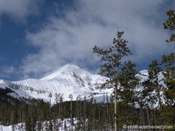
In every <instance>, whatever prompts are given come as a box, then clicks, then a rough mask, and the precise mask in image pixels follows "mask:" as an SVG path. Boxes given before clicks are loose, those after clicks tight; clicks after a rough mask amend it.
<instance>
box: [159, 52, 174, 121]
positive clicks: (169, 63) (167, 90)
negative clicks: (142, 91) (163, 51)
mask: <svg viewBox="0 0 175 131" xmlns="http://www.w3.org/2000/svg"><path fill="white" fill-rule="evenodd" d="M162 65H163V66H164V67H165V71H164V72H162V73H163V75H164V79H163V80H164V84H165V85H166V87H164V88H163V89H162V91H163V92H164V95H165V97H166V101H165V107H163V109H164V110H162V111H164V113H163V118H164V122H165V123H168V124H175V123H174V121H175V118H174V115H175V113H174V112H175V107H174V105H175V53H171V54H170V55H163V56H162Z"/></svg>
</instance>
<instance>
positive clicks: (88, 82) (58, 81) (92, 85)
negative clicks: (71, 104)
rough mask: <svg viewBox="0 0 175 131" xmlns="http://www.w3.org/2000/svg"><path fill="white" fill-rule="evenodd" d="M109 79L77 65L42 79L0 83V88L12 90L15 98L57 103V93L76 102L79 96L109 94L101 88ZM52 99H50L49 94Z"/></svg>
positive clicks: (70, 65)
mask: <svg viewBox="0 0 175 131" xmlns="http://www.w3.org/2000/svg"><path fill="white" fill-rule="evenodd" d="M107 79H108V78H106V77H104V76H100V75H93V74H91V73H89V72H88V71H85V70H83V69H81V68H79V67H78V66H76V65H72V64H67V65H65V66H63V67H62V68H60V69H58V70H57V71H55V72H53V73H51V74H50V75H48V76H45V77H43V78H41V79H26V80H20V81H5V80H1V81H0V87H3V88H5V87H7V88H9V89H12V90H13V91H14V93H11V94H9V95H11V96H13V97H20V96H21V97H24V98H35V99H43V100H45V101H50V100H51V101H52V104H54V102H55V93H60V94H63V99H64V100H65V101H66V100H69V95H70V94H72V95H73V97H74V100H75V99H76V97H77V96H79V95H81V96H82V97H83V96H90V94H91V93H94V92H108V93H111V91H112V90H111V89H105V90H102V91H100V90H99V89H97V88H96V87H97V86H100V85H101V84H102V83H104V82H105V81H106V80H107ZM50 93H51V94H52V98H49V94H50Z"/></svg>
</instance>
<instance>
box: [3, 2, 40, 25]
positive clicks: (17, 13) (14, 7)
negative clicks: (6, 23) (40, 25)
mask: <svg viewBox="0 0 175 131" xmlns="http://www.w3.org/2000/svg"><path fill="white" fill-rule="evenodd" d="M39 3H41V1H40V0H35V1H31V0H0V15H3V14H7V15H9V16H10V18H12V19H13V20H15V21H19V20H20V21H22V22H24V21H25V19H26V17H27V16H28V15H30V14H37V13H38V4H39Z"/></svg>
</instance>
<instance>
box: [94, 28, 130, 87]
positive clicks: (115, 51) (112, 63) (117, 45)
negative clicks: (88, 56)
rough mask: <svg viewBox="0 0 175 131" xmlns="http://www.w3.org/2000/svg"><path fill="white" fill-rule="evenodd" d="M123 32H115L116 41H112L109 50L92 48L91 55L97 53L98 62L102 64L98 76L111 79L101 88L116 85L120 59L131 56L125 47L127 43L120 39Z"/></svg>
mask: <svg viewBox="0 0 175 131" xmlns="http://www.w3.org/2000/svg"><path fill="white" fill-rule="evenodd" d="M123 33H124V32H119V31H118V32H117V34H116V35H117V39H116V38H114V39H113V43H112V45H111V46H110V47H109V49H107V50H104V49H102V48H99V47H97V46H94V48H93V53H97V55H98V56H99V57H100V61H101V62H103V64H102V65H100V66H101V69H100V72H99V74H101V75H104V76H107V77H113V78H112V79H111V80H109V81H107V82H106V83H105V84H104V85H103V86H102V88H103V87H104V86H105V85H106V84H108V83H116V82H117V75H118V73H119V66H120V64H121V62H122V58H123V57H125V56H128V55H131V54H132V53H131V51H130V50H129V47H127V42H128V41H126V40H124V39H123V38H122V35H123Z"/></svg>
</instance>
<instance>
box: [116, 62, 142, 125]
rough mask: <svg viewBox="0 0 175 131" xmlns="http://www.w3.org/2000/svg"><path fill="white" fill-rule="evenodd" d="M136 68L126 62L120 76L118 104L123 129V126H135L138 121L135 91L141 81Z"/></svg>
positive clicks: (120, 123) (119, 119) (119, 118)
mask: <svg viewBox="0 0 175 131" xmlns="http://www.w3.org/2000/svg"><path fill="white" fill-rule="evenodd" d="M134 67H136V64H134V63H131V61H128V62H125V64H124V66H123V67H122V68H121V73H120V74H119V75H118V80H119V83H120V87H119V88H118V91H117V92H118V99H119V102H118V103H117V106H118V110H117V114H118V121H117V122H118V125H119V127H120V128H122V126H123V125H125V124H126V125H134V124H136V121H137V117H136V115H137V112H136V110H135V101H136V100H137V99H136V94H135V89H136V87H137V86H138V83H139V79H138V78H137V77H136V74H137V73H138V72H137V71H136V70H135V69H134Z"/></svg>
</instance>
